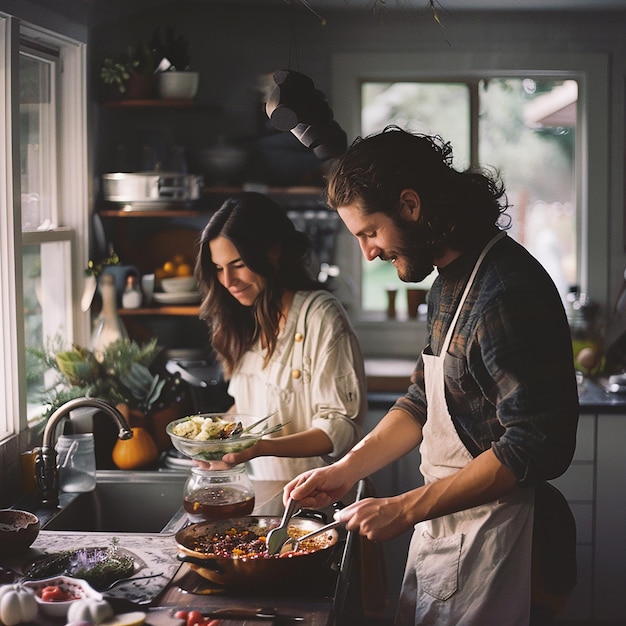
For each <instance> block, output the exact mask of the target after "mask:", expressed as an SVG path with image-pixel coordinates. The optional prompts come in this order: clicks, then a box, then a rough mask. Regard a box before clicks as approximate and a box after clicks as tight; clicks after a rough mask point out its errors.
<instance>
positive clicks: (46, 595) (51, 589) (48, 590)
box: [41, 585, 73, 602]
mask: <svg viewBox="0 0 626 626" xmlns="http://www.w3.org/2000/svg"><path fill="white" fill-rule="evenodd" d="M71 597H73V596H71V595H70V594H69V593H66V592H65V591H63V589H61V587H59V586H58V585H50V586H48V587H44V588H43V589H42V590H41V599H42V600H43V601H44V602H65V601H66V600H69V599H70V598H71Z"/></svg>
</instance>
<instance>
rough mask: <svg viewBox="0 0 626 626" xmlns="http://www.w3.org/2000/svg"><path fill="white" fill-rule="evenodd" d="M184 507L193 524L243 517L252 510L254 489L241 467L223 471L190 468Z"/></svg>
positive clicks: (243, 468)
mask: <svg viewBox="0 0 626 626" xmlns="http://www.w3.org/2000/svg"><path fill="white" fill-rule="evenodd" d="M183 506H184V508H185V511H186V512H187V515H188V516H189V519H190V520H191V521H192V522H202V521H206V520H214V519H226V518H231V517H243V516H244V515H250V513H252V510H253V509H254V487H253V486H252V481H251V480H250V477H249V476H248V473H247V472H246V469H245V467H244V466H243V465H238V466H236V467H234V468H232V469H225V470H208V469H203V468H201V467H192V468H191V475H190V476H189V478H188V479H187V482H186V483H185V491H184V497H183Z"/></svg>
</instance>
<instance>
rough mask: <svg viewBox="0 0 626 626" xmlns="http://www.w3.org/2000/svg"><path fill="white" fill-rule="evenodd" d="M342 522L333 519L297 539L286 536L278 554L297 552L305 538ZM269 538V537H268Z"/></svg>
mask: <svg viewBox="0 0 626 626" xmlns="http://www.w3.org/2000/svg"><path fill="white" fill-rule="evenodd" d="M343 523H344V522H340V521H339V520H335V521H334V522H330V524H326V526H322V527H321V528H318V529H317V530H313V531H311V532H310V533H307V534H306V535H303V536H302V537H298V538H297V539H296V538H294V537H288V538H287V540H286V541H285V543H283V545H282V546H281V547H280V550H279V554H285V553H287V552H297V551H298V550H299V549H300V544H301V543H302V542H303V541H305V540H307V539H312V538H313V537H317V535H321V534H323V533H325V532H326V531H327V530H331V528H335V527H336V526H341V524H343ZM268 539H269V537H268Z"/></svg>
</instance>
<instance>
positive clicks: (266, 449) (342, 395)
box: [196, 192, 366, 480]
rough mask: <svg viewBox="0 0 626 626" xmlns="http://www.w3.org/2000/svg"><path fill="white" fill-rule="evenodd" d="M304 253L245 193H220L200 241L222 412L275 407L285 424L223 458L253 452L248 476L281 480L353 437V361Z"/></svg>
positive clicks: (340, 314)
mask: <svg viewBox="0 0 626 626" xmlns="http://www.w3.org/2000/svg"><path fill="white" fill-rule="evenodd" d="M310 252H311V243H310V241H309V239H308V238H307V236H306V235H305V234H304V233H301V232H299V231H297V230H296V229H295V227H294V225H293V224H292V222H291V221H290V220H289V218H288V217H287V216H286V214H285V212H284V211H283V210H282V208H281V207H280V206H278V205H277V204H276V203H275V202H273V201H272V200H270V199H269V198H268V197H266V196H264V195H262V194H259V193H253V192H247V193H243V194H241V195H239V196H237V197H233V198H230V199H228V200H226V201H225V202H224V204H223V205H222V206H221V207H220V209H219V210H218V211H217V213H215V215H214V216H213V217H212V218H211V220H210V222H209V223H208V225H207V226H206V228H205V229H204V231H203V233H202V237H201V241H200V252H199V255H198V260H197V263H196V274H197V276H198V278H199V281H200V285H201V288H202V290H203V296H204V297H203V301H202V305H201V308H200V316H201V317H202V319H204V320H206V321H207V323H208V325H209V329H210V333H211V342H212V346H213V348H214V350H215V351H216V352H217V354H218V357H219V360H220V362H221V364H222V367H223V369H224V372H225V376H226V378H227V379H228V380H229V388H228V391H229V394H230V395H231V396H232V397H233V398H234V400H235V404H234V406H233V407H232V408H231V411H236V412H239V413H247V414H252V415H258V416H259V417H262V416H263V415H268V414H270V413H273V412H274V411H276V418H275V419H276V421H277V422H282V423H283V424H285V427H284V428H283V429H282V430H281V431H280V433H278V434H276V435H274V436H273V437H267V438H264V439H262V440H261V441H260V442H259V443H258V444H257V445H255V446H253V447H252V448H249V449H248V450H245V451H243V452H240V453H237V454H227V455H225V456H224V458H223V461H224V462H226V463H228V464H236V463H242V462H244V461H249V460H250V459H254V460H252V461H251V462H250V465H249V468H250V474H251V476H252V477H253V478H257V479H260V478H262V479H266V480H290V479H291V478H293V477H294V476H296V475H297V474H299V473H300V472H302V471H305V470H307V469H311V468H315V467H320V466H323V465H325V464H327V463H329V462H332V461H333V460H335V459H337V458H340V457H341V456H342V455H343V454H344V452H346V451H347V450H349V449H350V448H351V447H352V445H353V444H354V443H356V441H357V440H358V439H359V438H360V426H359V424H360V423H361V421H362V419H363V417H364V415H365V410H366V383H365V373H364V366H363V358H362V355H361V351H360V348H359V345H358V342H357V339H356V336H355V334H354V331H353V329H352V327H351V325H350V322H349V320H348V318H347V316H346V313H345V311H344V309H343V307H342V306H341V304H340V303H339V301H338V300H337V299H336V298H335V297H334V296H333V295H332V294H330V293H328V292H326V291H323V290H322V289H321V285H320V283H319V282H318V281H317V280H315V279H314V278H312V276H311V274H310V273H309V270H308V260H309V258H310ZM267 457H272V458H267Z"/></svg>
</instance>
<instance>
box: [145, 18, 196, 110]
mask: <svg viewBox="0 0 626 626" xmlns="http://www.w3.org/2000/svg"><path fill="white" fill-rule="evenodd" d="M150 47H151V48H152V50H154V53H155V56H156V59H157V90H158V94H159V97H161V98H168V99H185V100H191V99H192V98H194V97H195V95H196V93H197V92H198V82H199V73H198V72H193V71H191V70H190V67H191V57H190V55H189V41H188V40H187V38H186V37H185V36H184V35H181V34H176V29H175V28H174V27H173V26H168V27H167V28H166V29H165V34H164V35H162V34H161V31H160V29H158V28H157V29H156V30H155V31H154V34H153V35H152V39H151V40H150Z"/></svg>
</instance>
